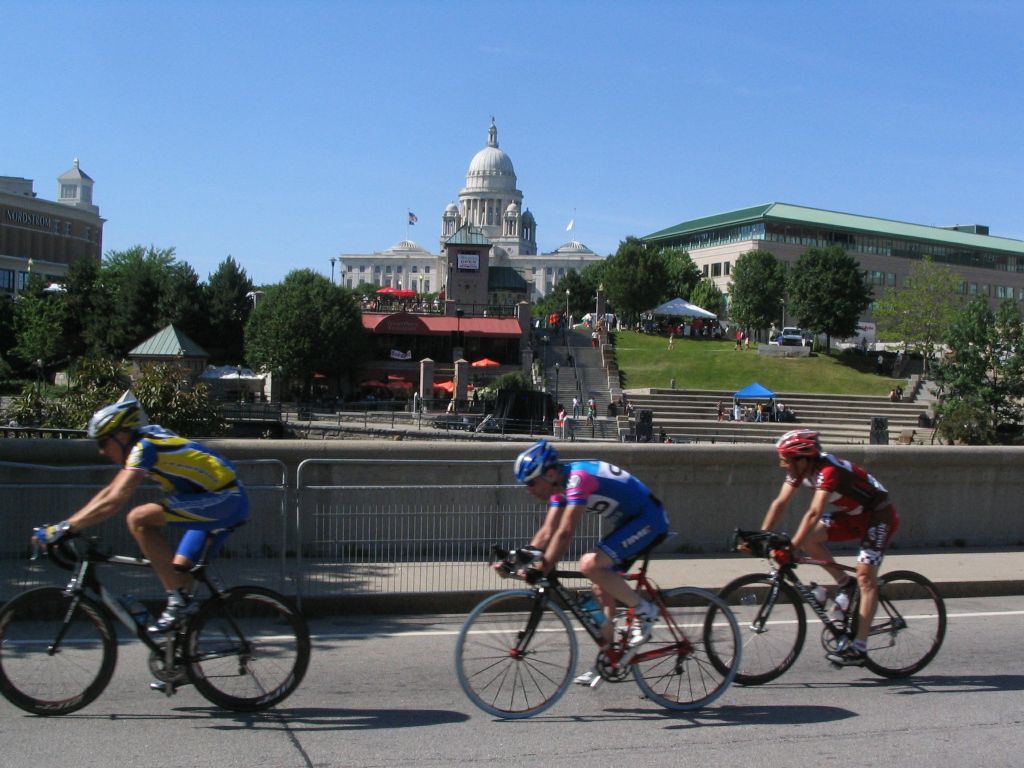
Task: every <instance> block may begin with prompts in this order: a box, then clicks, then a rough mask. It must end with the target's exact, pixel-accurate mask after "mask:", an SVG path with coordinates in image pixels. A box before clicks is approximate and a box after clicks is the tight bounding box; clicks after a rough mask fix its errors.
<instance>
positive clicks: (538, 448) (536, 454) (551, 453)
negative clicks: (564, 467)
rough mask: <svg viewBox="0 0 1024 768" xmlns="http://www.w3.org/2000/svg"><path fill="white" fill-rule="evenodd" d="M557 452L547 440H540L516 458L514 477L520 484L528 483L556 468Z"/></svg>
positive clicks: (557, 463)
mask: <svg viewBox="0 0 1024 768" xmlns="http://www.w3.org/2000/svg"><path fill="white" fill-rule="evenodd" d="M560 463H561V462H559V460H558V452H557V451H556V450H555V449H554V447H553V446H552V445H551V443H549V442H548V441H547V440H540V441H538V442H536V443H534V444H533V445H531V446H530V447H529V448H527V449H526V450H525V451H523V452H522V453H520V454H519V456H518V457H517V458H516V466H515V475H516V480H518V481H519V482H520V483H529V482H530V481H531V480H534V479H536V478H538V477H540V476H541V475H543V474H544V473H545V472H547V471H548V470H549V469H551V468H552V467H557V466H559V465H560Z"/></svg>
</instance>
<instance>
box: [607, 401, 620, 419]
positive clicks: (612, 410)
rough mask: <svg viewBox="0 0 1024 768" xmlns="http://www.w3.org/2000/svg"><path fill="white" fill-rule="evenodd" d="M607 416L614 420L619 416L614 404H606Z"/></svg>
mask: <svg viewBox="0 0 1024 768" xmlns="http://www.w3.org/2000/svg"><path fill="white" fill-rule="evenodd" d="M608 415H609V416H610V417H612V418H615V417H616V416H618V415H619V409H618V406H616V405H615V403H608Z"/></svg>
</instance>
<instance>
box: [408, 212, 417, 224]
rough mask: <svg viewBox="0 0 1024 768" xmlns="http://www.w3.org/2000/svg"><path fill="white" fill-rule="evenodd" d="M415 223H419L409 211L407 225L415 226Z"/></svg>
mask: <svg viewBox="0 0 1024 768" xmlns="http://www.w3.org/2000/svg"><path fill="white" fill-rule="evenodd" d="M417 221H419V219H417V218H416V214H415V213H413V212H412V211H409V223H410V224H415V223H416V222H417Z"/></svg>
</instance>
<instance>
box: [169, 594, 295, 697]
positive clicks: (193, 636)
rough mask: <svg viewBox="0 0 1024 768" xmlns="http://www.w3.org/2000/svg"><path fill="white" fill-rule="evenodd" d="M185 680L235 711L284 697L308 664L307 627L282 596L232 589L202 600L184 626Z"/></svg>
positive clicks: (205, 694)
mask: <svg viewBox="0 0 1024 768" xmlns="http://www.w3.org/2000/svg"><path fill="white" fill-rule="evenodd" d="M187 633H188V636H187V638H186V649H187V650H186V663H187V670H188V677H189V679H190V680H191V681H192V682H193V683H194V684H195V686H196V689H197V690H198V691H199V692H200V693H201V694H202V695H203V696H205V697H206V698H207V699H208V700H209V701H211V702H213V703H214V704H216V705H218V706H220V707H224V708H225V709H231V710H234V711H237V712H255V711H257V710H261V709H267V708H268V707H272V706H274V705H275V704H277V703H279V702H281V701H283V700H284V699H285V698H287V697H288V696H289V695H290V694H291V693H292V692H293V691H294V690H295V689H296V688H298V687H299V683H301V682H302V678H303V676H304V675H305V674H306V667H307V666H308V665H309V653H310V646H309V628H308V627H307V626H306V620H305V619H304V618H303V617H302V615H301V614H300V613H299V612H298V611H297V610H296V609H295V608H294V607H292V605H291V603H290V602H289V601H288V600H287V599H286V598H285V597H283V596H282V595H279V594H277V593H276V592H273V591H272V590H269V589H263V588H261V587H235V588H234V589H229V590H228V591H227V592H225V593H224V595H222V596H221V597H214V598H213V599H212V600H210V601H209V602H207V603H206V604H205V605H204V606H203V607H202V608H200V609H199V612H198V613H197V614H196V615H195V616H194V617H193V618H192V621H191V622H190V623H189V626H188V629H187Z"/></svg>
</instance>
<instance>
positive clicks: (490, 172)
mask: <svg viewBox="0 0 1024 768" xmlns="http://www.w3.org/2000/svg"><path fill="white" fill-rule="evenodd" d="M466 187H467V188H469V189H491V190H514V189H515V188H516V172H515V169H514V168H513V167H512V158H510V157H509V156H508V155H507V154H505V153H504V152H503V151H502V150H501V149H499V148H498V128H497V126H496V125H495V124H494V118H493V117H492V118H491V127H490V128H488V130H487V146H486V147H484V148H483V149H481V150H480V151H479V152H477V153H476V155H474V156H473V160H472V161H471V162H470V164H469V171H468V172H467V173H466Z"/></svg>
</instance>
